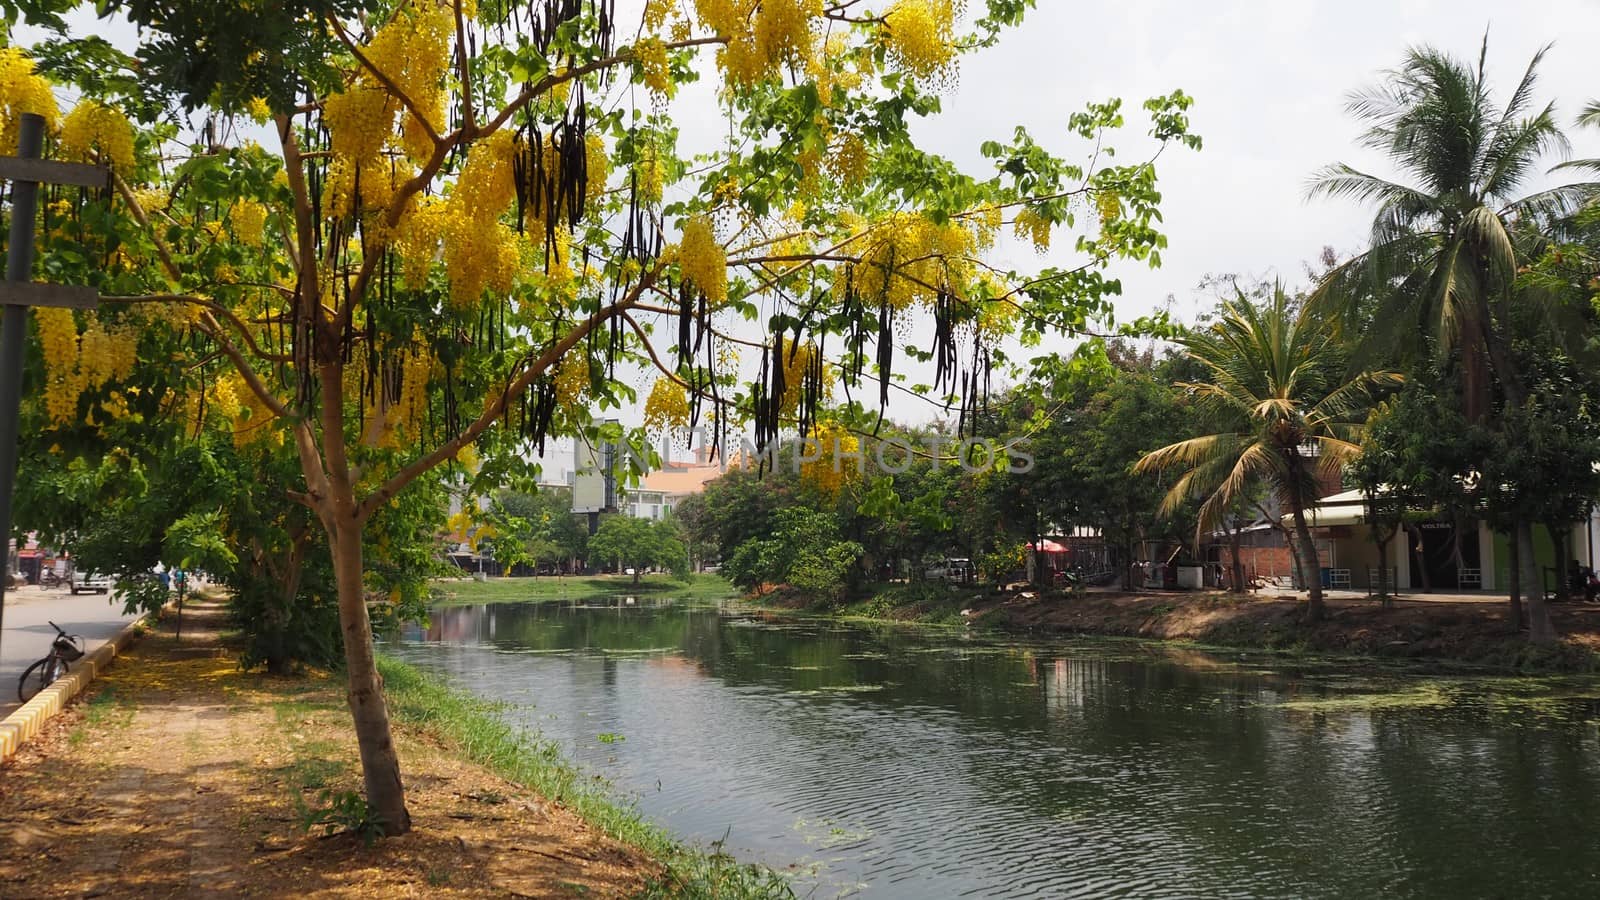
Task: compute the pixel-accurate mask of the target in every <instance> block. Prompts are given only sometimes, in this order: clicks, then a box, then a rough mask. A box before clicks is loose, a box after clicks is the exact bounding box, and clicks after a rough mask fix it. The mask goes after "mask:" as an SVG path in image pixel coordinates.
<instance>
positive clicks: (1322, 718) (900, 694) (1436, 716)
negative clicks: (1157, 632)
mask: <svg viewBox="0 0 1600 900" xmlns="http://www.w3.org/2000/svg"><path fill="white" fill-rule="evenodd" d="M407 637H408V641H407V642H406V643H404V644H403V645H401V646H400V647H398V648H397V649H398V652H400V653H402V655H404V656H406V657H408V658H409V659H411V660H412V661H414V662H417V663H419V664H421V665H425V666H430V667H433V668H436V669H439V670H442V671H444V672H446V673H449V674H450V675H452V676H454V677H458V678H460V679H463V680H464V681H463V683H468V684H475V685H490V686H492V687H491V688H489V690H491V691H492V692H493V696H494V697H495V698H496V699H503V700H507V701H509V702H511V703H512V704H514V712H513V713H512V715H514V716H516V717H517V718H518V719H519V721H521V722H522V723H524V724H526V725H528V726H530V727H534V728H537V729H539V730H540V731H542V732H543V733H544V734H545V735H546V736H548V737H550V738H553V739H555V740H557V741H559V742H561V743H562V744H563V745H564V746H565V747H566V748H567V749H568V751H569V752H570V753H572V754H573V755H574V756H575V757H576V758H578V759H579V760H580V762H581V763H583V764H584V765H585V766H588V767H590V768H592V769H594V770H596V771H598V772H601V773H603V774H605V775H607V776H609V777H611V778H612V779H613V780H614V781H615V782H616V783H617V784H618V785H620V786H622V787H624V788H625V789H628V790H631V791H633V792H634V793H635V795H636V796H637V799H638V802H639V804H640V806H641V808H642V809H643V810H644V812H645V813H646V814H647V815H649V816H650V817H652V818H653V819H655V820H657V821H660V822H661V823H662V824H664V825H666V826H667V827H668V828H670V829H672V830H673V831H675V832H676V833H678V834H680V835H683V836H685V837H689V838H694V839H699V840H702V841H710V840H716V839H718V838H721V837H723V836H724V834H729V835H731V838H730V846H731V847H733V848H734V849H736V850H737V851H738V852H740V853H742V854H744V855H746V856H748V857H751V858H756V859H761V860H763V861H766V862H768V863H771V864H774V865H778V866H791V865H792V866H794V867H795V869H796V871H797V872H799V873H800V875H801V878H802V881H803V882H804V883H805V884H807V885H810V884H815V885H818V886H819V890H818V894H819V895H821V896H829V895H833V894H837V893H848V892H854V891H862V892H864V893H866V894H867V895H870V896H874V897H918V898H921V897H930V896H955V895H972V896H984V897H1000V896H1050V897H1059V896H1140V897H1148V896H1172V897H1179V896H1185V897H1187V896H1219V897H1223V896H1227V897H1231V896H1241V897H1242V896H1252V897H1255V896H1281V897H1307V896H1316V897H1336V896H1374V895H1379V894H1382V895H1386V896H1415V897H1432V896H1437V897H1459V896H1486V895H1487V896H1533V895H1546V896H1590V895H1594V894H1595V893H1596V892H1597V891H1600V849H1597V848H1596V847H1595V840H1594V838H1595V836H1596V835H1600V827H1597V826H1600V811H1597V808H1596V805H1595V804H1592V803H1591V802H1589V798H1590V797H1591V796H1593V795H1594V794H1595V791H1596V788H1597V787H1600V766H1597V757H1596V756H1595V750H1596V749H1597V748H1596V744H1597V729H1596V724H1595V721H1596V718H1595V712H1596V710H1595V703H1596V701H1595V700H1594V699H1593V698H1592V696H1586V697H1584V698H1579V699H1571V700H1549V699H1548V697H1546V696H1544V695H1542V694H1539V695H1537V696H1535V697H1533V700H1536V701H1537V705H1533V706H1530V705H1528V704H1521V705H1519V704H1516V703H1514V704H1511V705H1509V706H1507V705H1506V704H1505V703H1504V702H1502V701H1503V697H1501V696H1499V695H1500V694H1503V693H1504V692H1503V691H1502V692H1497V693H1483V692H1482V691H1481V687H1480V686H1466V685H1463V684H1462V683H1458V682H1439V681H1437V680H1433V681H1418V680H1416V679H1398V680H1397V679H1393V678H1383V679H1375V678H1371V677H1366V676H1361V677H1354V676H1349V675H1346V674H1342V673H1340V672H1337V671H1334V672H1324V673H1319V672H1306V671H1296V670H1283V669H1279V668H1269V667H1264V666H1262V665H1261V664H1260V663H1259V662H1257V661H1254V660H1251V659H1246V658H1219V657H1214V656H1208V655H1204V654H1197V653H1183V652H1172V651H1166V650H1160V649H1155V648H1149V647H1145V646H1141V645H1135V644H1109V643H1094V642H1082V643H1070V644H1053V645H1051V644H1029V643H1015V642H1003V641H999V640H995V639H988V638H977V637H972V636H969V635H966V634H964V633H961V632H947V631H918V630H908V629H901V628H889V627H873V626H866V625H861V626H858V625H843V624H840V623H835V622H827V621H815V622H812V621H798V622H797V621H794V620H786V619H769V618H765V617H762V616H758V615H753V614H749V613H746V612H737V611H727V610H718V609H708V608H690V607H683V606H677V605H674V604H672V603H670V602H664V601H658V600H653V599H652V600H648V601H645V600H636V601H634V602H632V603H629V602H627V601H626V599H625V598H615V599H613V600H611V601H609V602H605V601H602V602H598V603H590V604H587V605H571V604H557V603H549V604H525V605H495V606H485V607H453V608H445V609H439V610H436V611H435V613H434V617H433V621H432V624H431V626H430V627H429V629H428V630H427V632H426V633H423V632H421V631H420V630H417V631H414V632H413V633H411V634H408V635H407ZM1592 687H1593V686H1592V685H1578V686H1576V688H1581V689H1583V690H1577V689H1575V688H1574V686H1573V685H1570V684H1569V685H1566V686H1565V689H1566V690H1567V692H1568V693H1572V692H1577V693H1588V694H1592V690H1590V689H1592ZM1519 690H1525V689H1524V688H1519ZM1545 693H1548V692H1547V691H1546V692H1545ZM1530 710H1537V714H1530ZM601 734H608V735H609V734H616V735H621V736H622V738H623V740H621V741H619V742H614V743H605V742H601V741H600V740H598V736H599V735H601Z"/></svg>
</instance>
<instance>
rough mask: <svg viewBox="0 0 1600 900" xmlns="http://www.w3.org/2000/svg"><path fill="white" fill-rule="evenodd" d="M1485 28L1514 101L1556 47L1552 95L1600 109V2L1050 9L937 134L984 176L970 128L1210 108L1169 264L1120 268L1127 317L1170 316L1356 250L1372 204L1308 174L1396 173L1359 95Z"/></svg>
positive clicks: (1174, 166)
mask: <svg viewBox="0 0 1600 900" xmlns="http://www.w3.org/2000/svg"><path fill="white" fill-rule="evenodd" d="M1486 29H1487V30H1488V32H1489V70H1490V73H1491V79H1492V82H1493V83H1494V84H1495V85H1497V86H1502V87H1501V88H1500V90H1501V92H1502V93H1509V92H1510V90H1511V89H1512V88H1513V87H1514V86H1515V84H1516V81H1517V79H1518V78H1520V77H1521V75H1522V72H1523V69H1524V68H1525V67H1526V66H1527V63H1528V60H1529V59H1530V58H1531V57H1532V55H1533V54H1534V53H1535V52H1536V51H1537V50H1538V49H1539V47H1541V46H1543V45H1545V44H1547V43H1551V42H1554V44H1555V46H1554V47H1553V48H1552V49H1551V51H1550V53H1549V55H1548V56H1547V57H1546V58H1545V60H1544V63H1543V65H1542V66H1541V68H1540V71H1541V73H1542V74H1541V80H1540V87H1541V90H1540V96H1541V98H1542V99H1544V100H1555V101H1556V103H1557V110H1558V114H1559V116H1560V119H1561V121H1562V124H1563V125H1564V126H1569V127H1570V125H1571V121H1572V117H1573V115H1574V114H1575V113H1576V112H1577V110H1578V109H1579V108H1580V106H1581V105H1582V104H1583V103H1584V102H1585V101H1586V100H1588V99H1590V98H1595V97H1600V69H1597V68H1596V66H1595V56H1594V53H1595V50H1594V41H1593V38H1594V36H1595V35H1600V3H1596V2H1593V0H1555V2H1550V0H1546V2H1540V3H1536V4H1529V5H1527V6H1524V5H1521V4H1508V3H1504V2H1493V3H1491V2H1480V0H1452V2H1444V0H1341V2H1336V3H1335V2H1326V0H1323V2H1283V0H1275V2H1266V0H1261V2H1209V3H1196V2H1192V0H1160V2H1148V0H1147V2H1130V3H1117V4H1111V3H1068V2H1063V0H1040V2H1039V9H1038V10H1036V11H1034V12H1032V13H1030V14H1029V16H1028V21H1027V22H1026V24H1024V26H1023V27H1022V28H1021V29H1019V30H1015V31H1012V32H1010V33H1008V34H1007V35H1006V36H1005V37H1004V38H1003V39H1002V41H1001V44H1000V46H999V47H998V48H997V49H996V50H995V51H992V52H989V53H987V54H984V55H982V56H980V57H976V58H973V59H971V60H970V61H968V62H967V63H966V64H965V67H964V69H963V72H962V80H961V89H960V91H959V92H958V93H957V94H955V95H953V96H951V97H950V98H948V100H947V103H946V115H945V117H944V119H943V121H941V122H939V123H937V124H934V125H932V126H931V127H929V128H928V129H926V131H925V132H924V133H925V134H927V135H928V140H929V142H930V143H933V144H936V145H941V146H942V145H946V144H948V145H949V148H950V149H949V150H948V151H947V152H949V153H952V154H955V155H957V156H958V157H959V156H965V158H969V159H973V161H974V164H976V159H975V157H974V156H971V155H970V154H971V151H970V150H968V149H966V148H967V146H969V145H971V144H972V141H971V140H970V138H969V136H968V130H969V129H972V130H981V131H982V132H983V133H984V134H991V133H994V132H995V131H996V130H998V129H1001V128H1004V127H1007V126H1009V124H1010V123H1013V122H1015V123H1021V124H1025V125H1027V126H1028V127H1029V128H1030V129H1031V130H1032V131H1033V132H1034V133H1035V135H1036V136H1040V137H1041V138H1043V137H1044V136H1046V135H1051V134H1060V133H1062V132H1063V131H1064V126H1065V121H1066V117H1067V116H1068V115H1069V114H1070V113H1071V112H1073V111H1074V110H1075V109H1078V108H1080V107H1081V106H1082V105H1083V104H1084V103H1085V102H1087V101H1089V100H1096V99H1101V98H1104V97H1109V96H1120V97H1122V98H1124V100H1125V101H1126V102H1127V104H1128V105H1131V106H1137V103H1138V101H1139V100H1141V99H1143V98H1144V97H1147V96H1150V95H1154V94H1159V93H1165V92H1167V91H1170V90H1172V89H1173V88H1182V89H1183V90H1184V91H1185V92H1187V93H1188V94H1190V95H1191V96H1193V97H1195V101H1196V102H1195V106H1194V109H1193V116H1192V118H1193V127H1194V130H1195V131H1196V132H1197V133H1199V134H1200V135H1202V136H1203V137H1204V138H1205V148H1204V150H1202V151H1201V152H1200V153H1190V152H1187V151H1179V150H1172V151H1169V152H1168V153H1167V154H1165V155H1164V156H1163V157H1162V159H1161V160H1160V163H1159V173H1160V178H1161V189H1162V192H1163V194H1164V202H1163V203H1162V210H1163V213H1164V214H1165V216H1166V232H1167V234H1168V236H1169V238H1170V239H1171V242H1172V243H1171V248H1170V249H1169V250H1168V252H1167V253H1166V255H1165V259H1164V261H1163V262H1164V265H1163V266H1162V268H1161V269H1159V270H1156V271H1149V270H1145V269H1141V268H1139V267H1134V266H1124V267H1121V268H1120V269H1119V274H1121V276H1122V278H1123V282H1124V285H1125V292H1124V299H1123V301H1122V302H1121V304H1119V309H1120V310H1121V311H1122V312H1123V315H1124V316H1125V317H1128V318H1132V317H1136V316H1138V315H1142V314H1144V313H1146V312H1148V311H1150V310H1151V309H1154V308H1157V307H1160V306H1161V305H1162V304H1163V303H1164V302H1165V299H1166V298H1167V296H1168V295H1173V296H1174V297H1175V298H1176V300H1177V303H1176V305H1175V307H1174V312H1175V313H1177V314H1180V315H1183V316H1185V317H1189V316H1192V314H1193V313H1194V312H1195V311H1196V310H1197V309H1198V308H1199V300H1200V298H1202V297H1206V295H1203V294H1201V293H1200V292H1197V291H1196V290H1195V287H1196V285H1197V284H1198V283H1199V282H1200V280H1201V278H1202V277H1204V276H1205V275H1207V274H1208V273H1220V272H1236V273H1241V274H1255V275H1264V276H1269V277H1270V276H1272V275H1274V274H1276V275H1279V276H1281V277H1283V278H1284V279H1285V280H1287V281H1290V282H1294V281H1297V280H1301V279H1302V278H1303V272H1304V269H1303V265H1302V264H1303V262H1305V261H1307V260H1311V259H1314V258H1315V257H1316V256H1317V254H1318V253H1319V252H1320V250H1321V248H1322V247H1323V246H1324V245H1332V246H1333V247H1334V248H1335V249H1336V250H1339V251H1342V252H1346V253H1348V252H1353V251H1355V250H1357V249H1359V248H1360V247H1361V246H1362V245H1363V242H1364V239H1365V234H1366V230H1367V227H1368V225H1369V224H1370V222H1371V211H1370V210H1368V209H1363V208H1361V207H1359V206H1357V205H1355V204H1353V203H1350V202H1345V201H1329V200H1324V199H1318V200H1315V201H1311V202H1307V201H1306V200H1304V185H1305V181H1306V178H1307V176H1308V175H1309V174H1310V173H1311V172H1312V171H1314V170H1315V169H1317V168H1318V167H1319V166H1322V165H1324V164H1326V163H1330V162H1335V161H1341V162H1349V163H1351V164H1354V165H1357V166H1358V167H1363V168H1368V169H1369V170H1374V171H1375V172H1376V173H1378V174H1390V172H1389V170H1388V169H1387V168H1386V165H1385V163H1384V162H1383V161H1382V160H1381V159H1379V158H1377V157H1375V156H1374V155H1373V154H1370V153H1367V152H1364V151H1359V150H1358V149H1357V148H1356V146H1355V141H1356V137H1357V136H1358V134H1359V132H1360V131H1361V128H1360V127H1359V126H1358V124H1357V123H1356V122H1355V121H1353V120H1352V119H1351V118H1350V117H1349V116H1348V115H1347V114H1346V113H1345V110H1344V104H1345V100H1346V97H1347V95H1348V94H1349V92H1350V91H1352V90H1354V89H1357V88H1360V87H1363V86H1365V85H1368V84H1371V83H1373V82H1374V81H1376V80H1377V79H1378V78H1379V76H1380V73H1381V71H1382V70H1383V69H1385V68H1389V67H1393V66H1394V65H1396V64H1397V63H1398V62H1399V61H1400V60H1401V58H1402V56H1403V55H1404V53H1405V51H1406V48H1407V47H1408V46H1412V45H1416V44H1432V45H1434V46H1436V47H1438V48H1440V49H1443V50H1446V51H1448V52H1450V53H1453V54H1455V55H1458V56H1461V57H1468V58H1473V59H1475V58H1476V56H1477V53H1478V48H1479V46H1480V43H1481V41H1482V38H1483V34H1484V31H1485V30H1486ZM1572 138H1573V146H1574V150H1575V151H1576V152H1577V155H1580V156H1600V130H1593V129H1591V130H1589V131H1588V133H1577V132H1574V133H1573V134H1572ZM1063 261H1065V258H1063Z"/></svg>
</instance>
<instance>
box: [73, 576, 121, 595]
mask: <svg viewBox="0 0 1600 900" xmlns="http://www.w3.org/2000/svg"><path fill="white" fill-rule="evenodd" d="M67 589H68V590H70V591H72V592H73V593H74V594H77V593H80V592H85V593H86V592H88V591H94V592H95V593H96V594H109V593H111V578H110V577H109V576H107V575H102V574H100V573H99V572H76V571H75V572H73V573H72V574H70V575H68V576H67Z"/></svg>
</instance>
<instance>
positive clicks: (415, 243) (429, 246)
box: [395, 196, 450, 288]
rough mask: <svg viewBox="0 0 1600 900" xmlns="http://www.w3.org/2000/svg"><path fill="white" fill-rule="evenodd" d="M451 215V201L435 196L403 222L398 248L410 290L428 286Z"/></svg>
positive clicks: (403, 279)
mask: <svg viewBox="0 0 1600 900" xmlns="http://www.w3.org/2000/svg"><path fill="white" fill-rule="evenodd" d="M449 215H450V204H449V202H448V201H446V200H445V199H444V198H442V197H438V196H433V197H427V198H425V199H423V200H422V202H421V203H419V204H418V205H417V209H416V211H415V212H413V213H412V214H411V215H410V216H408V217H406V219H405V220H404V221H403V222H402V223H401V225H400V233H399V235H397V236H396V240H395V246H396V248H397V249H398V250H399V251H400V280H401V281H403V282H404V283H405V284H406V285H407V286H408V287H411V288H420V287H422V286H423V285H424V284H426V283H427V281H428V270H429V269H430V268H432V266H433V263H434V260H435V258H436V257H437V256H438V254H439V241H440V240H441V239H442V238H443V237H444V229H445V223H446V221H447V220H448V218H449Z"/></svg>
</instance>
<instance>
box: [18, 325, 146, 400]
mask: <svg viewBox="0 0 1600 900" xmlns="http://www.w3.org/2000/svg"><path fill="white" fill-rule="evenodd" d="M34 317H35V322H36V323H37V327H38V329H39V345H40V349H41V350H42V352H43V356H44V368H45V392H44V393H45V409H46V411H47V412H48V413H49V414H50V418H51V420H52V421H54V422H55V423H56V424H58V425H60V424H66V423H68V422H70V421H72V419H73V417H74V416H75V415H76V414H77V410H78V397H79V395H81V394H83V393H84V392H86V391H91V390H95V389H98V388H100V387H102V386H104V385H106V384H108V383H110V382H113V381H123V380H125V379H127V377H128V376H129V375H130V374H132V372H133V368H134V366H135V365H136V364H137V363H138V350H139V329H138V327H137V326H136V325H135V324H134V323H133V322H132V321H131V320H123V321H118V322H113V323H111V324H107V323H106V322H105V321H104V320H103V319H101V318H100V316H99V315H98V314H96V313H93V312H89V313H85V314H84V318H85V320H86V322H85V329H84V332H83V335H82V337H81V338H80V337H79V335H78V323H77V320H76V318H75V317H74V315H73V312H72V310H70V309H58V308H54V307H40V308H39V309H38V310H35V312H34Z"/></svg>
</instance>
